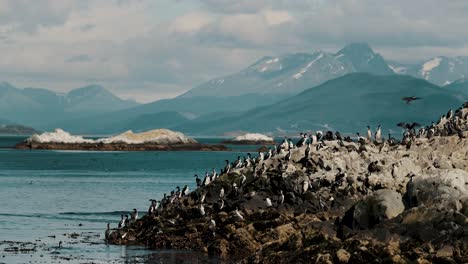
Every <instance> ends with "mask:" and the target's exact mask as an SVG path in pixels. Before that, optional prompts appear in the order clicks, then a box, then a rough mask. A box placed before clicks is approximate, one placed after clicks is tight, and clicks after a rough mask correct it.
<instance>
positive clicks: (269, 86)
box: [180, 43, 394, 98]
mask: <svg viewBox="0 0 468 264" xmlns="http://www.w3.org/2000/svg"><path fill="white" fill-rule="evenodd" d="M353 72H367V73H372V74H377V75H388V74H393V73H394V72H393V71H392V70H391V68H390V67H389V66H388V65H387V63H386V62H385V60H384V58H383V57H382V56H381V55H380V54H378V53H375V52H374V51H373V50H372V49H371V47H370V46H369V45H368V44H365V43H353V44H350V45H348V46H346V47H344V48H343V49H341V50H340V51H338V52H337V53H327V52H324V51H316V52H314V53H312V54H308V53H295V54H287V55H284V56H279V57H264V58H262V59H261V60H259V61H257V62H255V63H254V64H253V65H251V66H249V67H247V68H246V69H244V70H242V71H240V72H238V73H235V74H232V75H228V76H225V77H221V78H217V79H214V80H211V81H208V82H206V83H204V84H201V85H199V86H197V87H195V88H193V89H191V90H189V91H188V92H186V93H185V94H183V95H181V96H180V97H183V98H187V97H196V96H213V95H214V96H217V97H222V96H239V95H244V94H255V93H258V94H276V93H283V94H284V93H286V94H290V95H292V94H296V93H298V92H301V91H303V90H305V89H308V88H310V87H313V86H317V85H319V84H322V83H324V82H326V81H328V80H331V79H334V78H337V77H341V76H343V75H346V74H349V73H353Z"/></svg>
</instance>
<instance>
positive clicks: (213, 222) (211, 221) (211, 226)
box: [208, 219, 216, 234]
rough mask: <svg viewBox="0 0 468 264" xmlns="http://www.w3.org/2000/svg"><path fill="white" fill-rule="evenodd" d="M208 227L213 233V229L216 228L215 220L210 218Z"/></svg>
mask: <svg viewBox="0 0 468 264" xmlns="http://www.w3.org/2000/svg"><path fill="white" fill-rule="evenodd" d="M208 228H209V229H210V230H211V231H213V234H214V232H215V230H216V222H215V220H213V219H210V224H209V225H208Z"/></svg>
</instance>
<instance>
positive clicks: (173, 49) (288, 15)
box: [0, 0, 468, 102]
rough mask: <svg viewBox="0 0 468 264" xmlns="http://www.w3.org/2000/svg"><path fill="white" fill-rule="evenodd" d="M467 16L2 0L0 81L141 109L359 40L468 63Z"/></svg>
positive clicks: (296, 5) (428, 3)
mask: <svg viewBox="0 0 468 264" xmlns="http://www.w3.org/2000/svg"><path fill="white" fill-rule="evenodd" d="M466 14H468V2H467V1H466V0H450V1H440V0H412V1H407V0H381V1H375V0H0V81H8V82H10V83H12V84H14V85H16V86H19V87H25V86H32V87H46V88H50V89H53V90H56V91H68V90H70V89H72V88H76V87H79V86H82V85H86V84H91V83H98V84H101V85H104V86H105V87H107V88H109V89H110V90H111V91H112V92H114V93H116V94H118V95H120V96H122V97H124V98H133V99H136V100H138V101H140V102H148V101H151V100H156V99H159V98H168V97H173V96H175V95H178V94H180V93H182V92H184V91H186V90H188V89H190V88H191V87H193V86H196V85H197V84H200V83H202V82H204V81H207V80H209V79H211V78H213V77H216V76H219V75H224V74H228V73H232V72H235V71H238V70H240V69H242V68H244V67H246V66H247V65H249V64H251V63H252V62H254V61H256V60H257V59H259V58H261V57H263V56H266V55H276V54H277V55H279V54H284V53H288V52H313V51H314V50H317V49H321V50H326V51H336V50H337V49H339V48H341V47H342V46H343V45H345V44H347V43H350V42H356V41H358V42H368V43H369V44H371V46H372V47H373V48H374V49H375V50H377V51H378V52H380V53H382V54H383V55H384V56H385V57H386V58H389V59H395V60H400V61H405V62H413V61H420V60H423V59H426V58H429V57H433V56H437V55H447V56H453V55H464V56H467V55H468V30H466V27H467V25H468V16H467V15H466Z"/></svg>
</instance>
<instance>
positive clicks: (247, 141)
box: [223, 133, 276, 145]
mask: <svg viewBox="0 0 468 264" xmlns="http://www.w3.org/2000/svg"><path fill="white" fill-rule="evenodd" d="M223 143H224V144H231V145H274V144H276V142H275V140H274V139H273V138H272V137H269V136H266V135H263V134H259V133H247V134H244V135H240V136H237V137H235V138H233V139H228V140H224V141H223Z"/></svg>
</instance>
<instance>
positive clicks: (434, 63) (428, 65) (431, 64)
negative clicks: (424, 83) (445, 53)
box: [421, 57, 442, 80]
mask: <svg viewBox="0 0 468 264" xmlns="http://www.w3.org/2000/svg"><path fill="white" fill-rule="evenodd" d="M441 61H442V58H439V57H436V58H434V59H432V60H430V61H427V62H425V63H424V64H423V65H422V69H421V75H422V76H423V77H424V79H426V80H428V79H429V76H430V74H431V71H432V70H433V69H435V68H437V67H438V66H439V65H440V62H441Z"/></svg>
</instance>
